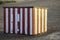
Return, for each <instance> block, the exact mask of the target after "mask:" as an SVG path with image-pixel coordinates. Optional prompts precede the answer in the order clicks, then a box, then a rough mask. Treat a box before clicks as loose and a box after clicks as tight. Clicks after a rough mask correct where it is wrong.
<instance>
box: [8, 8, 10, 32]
mask: <svg viewBox="0 0 60 40" xmlns="http://www.w3.org/2000/svg"><path fill="white" fill-rule="evenodd" d="M8 33H10V8H8Z"/></svg>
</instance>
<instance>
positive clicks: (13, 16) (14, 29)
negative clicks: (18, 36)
mask: <svg viewBox="0 0 60 40" xmlns="http://www.w3.org/2000/svg"><path fill="white" fill-rule="evenodd" d="M13 33H15V8H13Z"/></svg>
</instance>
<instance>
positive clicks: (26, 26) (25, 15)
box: [25, 8, 28, 34]
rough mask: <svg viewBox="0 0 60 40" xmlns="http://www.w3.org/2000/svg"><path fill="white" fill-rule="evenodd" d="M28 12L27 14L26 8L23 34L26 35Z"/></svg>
mask: <svg viewBox="0 0 60 40" xmlns="http://www.w3.org/2000/svg"><path fill="white" fill-rule="evenodd" d="M27 14H28V12H27V8H25V34H27V25H28V24H27V17H28V15H27Z"/></svg>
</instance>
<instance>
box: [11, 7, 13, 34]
mask: <svg viewBox="0 0 60 40" xmlns="http://www.w3.org/2000/svg"><path fill="white" fill-rule="evenodd" d="M10 33H13V8H10Z"/></svg>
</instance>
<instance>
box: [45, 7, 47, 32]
mask: <svg viewBox="0 0 60 40" xmlns="http://www.w3.org/2000/svg"><path fill="white" fill-rule="evenodd" d="M45 32H47V8H45Z"/></svg>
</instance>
